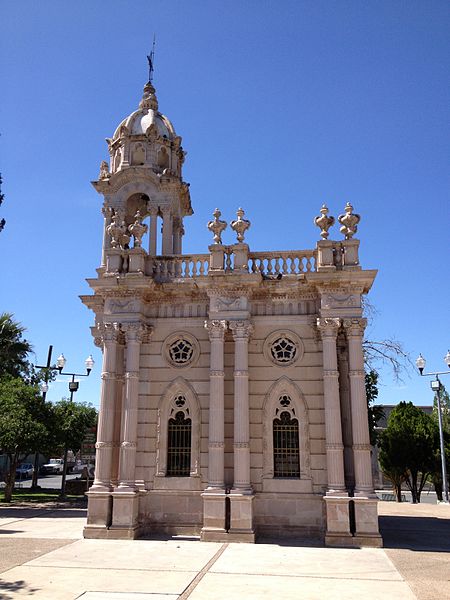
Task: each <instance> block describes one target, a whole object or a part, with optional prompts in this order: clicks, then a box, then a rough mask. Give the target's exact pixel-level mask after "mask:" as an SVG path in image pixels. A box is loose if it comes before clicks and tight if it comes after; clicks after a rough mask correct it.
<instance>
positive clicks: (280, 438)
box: [273, 396, 300, 478]
mask: <svg viewBox="0 0 450 600" xmlns="http://www.w3.org/2000/svg"><path fill="white" fill-rule="evenodd" d="M290 401H291V400H290V398H289V396H282V397H281V398H280V404H281V406H289V404H290ZM273 476H274V477H275V478H283V477H300V447H299V437H298V420H297V419H295V418H293V417H292V416H291V414H290V413H289V412H288V411H283V412H282V413H281V414H280V416H279V418H277V419H274V420H273Z"/></svg>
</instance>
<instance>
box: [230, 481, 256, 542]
mask: <svg viewBox="0 0 450 600" xmlns="http://www.w3.org/2000/svg"><path fill="white" fill-rule="evenodd" d="M254 497H255V496H254V495H253V494H242V493H239V492H235V491H231V493H230V494H229V498H230V503H231V506H230V529H229V530H228V540H229V541H230V542H252V543H253V542H254V541H255V532H254V529H253V499H254Z"/></svg>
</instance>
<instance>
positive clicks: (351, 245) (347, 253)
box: [341, 239, 361, 271]
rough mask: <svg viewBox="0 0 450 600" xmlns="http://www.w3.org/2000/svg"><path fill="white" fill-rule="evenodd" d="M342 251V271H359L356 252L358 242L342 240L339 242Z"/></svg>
mask: <svg viewBox="0 0 450 600" xmlns="http://www.w3.org/2000/svg"><path fill="white" fill-rule="evenodd" d="M341 244H342V251H343V269H344V271H360V270H361V266H360V264H359V257H358V250H359V240H354V239H350V240H344V241H343V242H341Z"/></svg>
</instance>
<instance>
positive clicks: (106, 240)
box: [100, 201, 111, 269]
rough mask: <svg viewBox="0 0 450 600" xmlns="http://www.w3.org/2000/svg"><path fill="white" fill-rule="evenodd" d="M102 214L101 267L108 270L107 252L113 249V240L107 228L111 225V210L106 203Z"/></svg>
mask: <svg viewBox="0 0 450 600" xmlns="http://www.w3.org/2000/svg"><path fill="white" fill-rule="evenodd" d="M102 214H103V217H104V219H103V244H102V262H101V265H100V268H101V269H105V268H106V252H107V251H108V250H109V248H110V247H111V238H110V237H109V235H108V234H107V232H106V228H107V227H108V225H110V224H111V208H110V207H109V206H108V205H107V204H106V201H105V202H104V203H103V206H102Z"/></svg>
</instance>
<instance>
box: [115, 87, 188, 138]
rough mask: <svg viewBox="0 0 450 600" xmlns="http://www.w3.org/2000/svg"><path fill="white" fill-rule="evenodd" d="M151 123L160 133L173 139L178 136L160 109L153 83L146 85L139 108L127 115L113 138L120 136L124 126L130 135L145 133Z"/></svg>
mask: <svg viewBox="0 0 450 600" xmlns="http://www.w3.org/2000/svg"><path fill="white" fill-rule="evenodd" d="M150 125H154V126H155V128H156V131H157V132H158V135H160V136H161V137H166V138H167V139H169V140H173V139H174V138H175V137H176V133H175V129H174V127H173V125H172V123H171V122H170V121H169V119H168V118H167V117H166V116H165V115H162V114H161V113H160V112H159V111H158V100H157V99H156V95H155V88H154V87H153V85H152V84H151V83H146V84H145V86H144V95H143V97H142V100H141V102H140V103H139V108H138V110H135V111H134V112H132V113H131V115H129V116H128V117H126V118H125V119H124V120H123V121H122V122H121V123H120V125H119V126H118V127H117V129H116V131H115V132H114V135H113V140H116V139H117V138H118V137H120V131H121V129H122V127H124V126H125V127H126V128H127V130H128V134H129V135H143V134H145V133H146V131H147V129H148V128H149V127H150Z"/></svg>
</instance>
